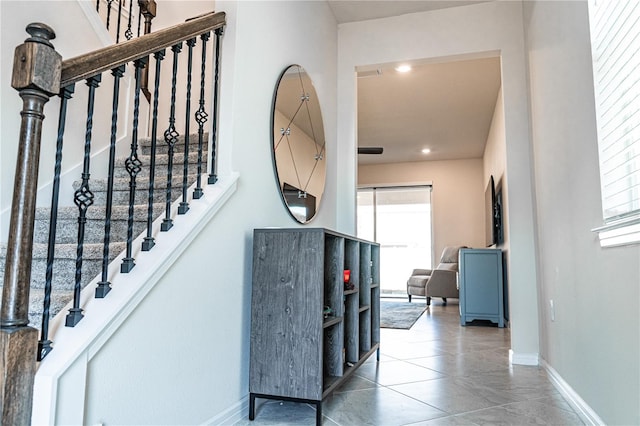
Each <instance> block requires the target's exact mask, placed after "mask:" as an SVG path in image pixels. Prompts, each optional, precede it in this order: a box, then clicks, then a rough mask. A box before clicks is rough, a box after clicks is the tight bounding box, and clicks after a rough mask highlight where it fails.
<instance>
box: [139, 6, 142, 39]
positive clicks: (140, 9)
mask: <svg viewBox="0 0 640 426" xmlns="http://www.w3.org/2000/svg"><path fill="white" fill-rule="evenodd" d="M141 27H142V8H141V7H140V3H138V37H140V28H141Z"/></svg>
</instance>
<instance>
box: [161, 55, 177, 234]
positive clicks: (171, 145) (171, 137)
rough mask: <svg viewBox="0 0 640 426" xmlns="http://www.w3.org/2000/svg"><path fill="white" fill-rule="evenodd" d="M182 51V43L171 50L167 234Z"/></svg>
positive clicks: (165, 229) (165, 137)
mask: <svg viewBox="0 0 640 426" xmlns="http://www.w3.org/2000/svg"><path fill="white" fill-rule="evenodd" d="M181 50H182V43H178V44H176V45H174V46H173V47H172V48H171V51H172V52H173V75H172V77H171V113H170V115H169V128H168V129H167V130H165V132H164V140H165V142H166V143H167V146H168V148H169V152H168V153H167V154H168V160H167V192H166V194H167V202H166V215H165V217H164V219H163V220H162V225H161V226H160V231H162V232H166V231H168V230H169V229H171V227H172V226H173V220H172V219H171V180H172V177H173V170H172V169H173V149H174V147H175V145H176V141H177V140H178V136H179V134H178V132H177V131H176V126H175V124H176V77H177V75H178V54H179V53H180V51H181Z"/></svg>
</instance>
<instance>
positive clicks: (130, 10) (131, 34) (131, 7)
mask: <svg viewBox="0 0 640 426" xmlns="http://www.w3.org/2000/svg"><path fill="white" fill-rule="evenodd" d="M132 12H133V0H129V21H128V23H127V30H126V31H125V32H124V36H125V37H126V38H127V40H131V39H132V38H133V32H132V31H131V14H132Z"/></svg>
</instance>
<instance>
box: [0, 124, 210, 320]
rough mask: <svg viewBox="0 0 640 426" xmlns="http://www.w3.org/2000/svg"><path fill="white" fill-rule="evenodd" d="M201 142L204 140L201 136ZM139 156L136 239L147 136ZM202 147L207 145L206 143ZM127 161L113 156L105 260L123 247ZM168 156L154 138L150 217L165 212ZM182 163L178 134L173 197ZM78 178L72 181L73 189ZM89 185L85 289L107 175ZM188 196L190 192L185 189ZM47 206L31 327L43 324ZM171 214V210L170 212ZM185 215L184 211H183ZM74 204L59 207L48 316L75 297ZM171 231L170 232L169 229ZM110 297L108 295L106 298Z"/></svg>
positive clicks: (144, 198) (38, 235)
mask: <svg viewBox="0 0 640 426" xmlns="http://www.w3.org/2000/svg"><path fill="white" fill-rule="evenodd" d="M204 140H205V141H206V140H208V135H206V134H205V137H204ZM197 141H198V136H197V135H191V136H190V137H189V159H188V163H189V168H188V175H187V179H188V186H191V185H192V184H193V183H194V182H195V181H196V179H197ZM139 146H140V150H141V151H140V152H141V155H139V156H138V158H139V159H140V161H141V162H142V164H143V168H142V170H141V171H140V173H138V175H137V177H136V194H135V205H134V227H133V231H134V232H133V235H134V239H135V238H136V237H137V236H139V235H140V234H142V233H145V232H146V225H147V212H148V197H149V170H150V168H149V166H148V165H149V164H150V155H149V154H150V150H151V148H150V146H151V140H150V139H144V140H140V141H139ZM204 149H205V150H206V144H205V146H204ZM202 158H203V160H202V161H203V166H202V171H203V173H204V172H205V171H206V164H207V161H206V159H207V155H206V151H203V154H202ZM125 159H126V158H119V159H117V160H116V164H115V171H114V190H113V204H112V211H111V233H110V236H111V238H110V245H109V261H110V262H111V261H112V260H113V259H114V258H116V257H117V256H118V255H120V253H122V252H123V251H124V250H125V248H126V241H127V220H128V211H129V181H130V178H129V174H128V173H127V171H126V169H125V166H124V164H125ZM168 159H169V156H168V154H167V146H166V144H165V143H164V142H163V141H158V142H157V150H156V168H155V181H154V188H155V191H154V206H153V218H154V220H155V219H157V218H158V217H160V216H163V215H164V214H165V206H166V187H167V164H168ZM183 165H184V137H183V136H181V137H180V138H179V140H178V142H177V143H176V145H175V148H174V158H173V168H172V171H173V177H172V185H171V186H172V194H171V195H172V199H173V200H172V201H176V200H177V199H179V198H181V197H182V181H183V176H184V174H183ZM79 184H80V182H79V181H76V182H74V190H75V189H77V188H78V187H79ZM202 184H203V185H205V184H206V176H203V177H202ZM89 188H90V189H91V192H93V194H94V203H93V205H92V206H91V207H89V209H88V210H87V223H86V227H85V238H84V248H83V263H82V287H83V288H84V287H85V286H86V285H87V284H88V283H89V282H91V281H92V280H93V279H94V278H96V276H98V275H100V274H101V270H102V254H103V243H104V222H105V210H106V207H105V205H106V199H107V191H106V190H107V179H95V180H90V181H89ZM188 197H189V199H190V198H191V191H190V192H189V193H188ZM50 210H51V209H50V208H48V207H39V208H37V209H36V218H35V228H34V241H33V243H34V244H33V260H32V266H31V291H30V292H29V325H30V326H32V327H35V328H38V329H40V327H41V326H42V311H43V299H44V285H45V273H46V268H47V240H48V236H49V217H50ZM173 214H174V212H173V211H172V215H173ZM187 214H188V213H187ZM77 225H78V208H77V207H75V206H70V207H60V208H59V209H58V226H57V228H56V249H55V260H54V263H53V284H52V291H51V307H50V318H53V317H54V316H55V315H56V314H57V313H58V312H60V311H61V310H62V309H63V308H64V306H65V305H66V304H67V303H68V302H69V301H71V300H72V299H73V288H74V285H75V270H76V249H77V233H78V226H77ZM169 232H170V231H169ZM6 250H7V247H6V244H5V243H3V244H2V245H0V301H1V300H2V285H3V284H4V271H5V260H6ZM107 297H108V296H107Z"/></svg>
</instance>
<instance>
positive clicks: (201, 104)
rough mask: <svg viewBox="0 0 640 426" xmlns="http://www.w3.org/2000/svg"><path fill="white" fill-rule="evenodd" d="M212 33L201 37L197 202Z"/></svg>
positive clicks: (205, 119) (199, 189)
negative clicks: (207, 65) (207, 70)
mask: <svg viewBox="0 0 640 426" xmlns="http://www.w3.org/2000/svg"><path fill="white" fill-rule="evenodd" d="M210 35H211V33H209V32H206V33H204V34H202V35H201V36H200V39H201V40H202V63H201V67H200V100H199V101H198V104H199V107H198V111H196V122H197V123H198V176H197V178H196V188H195V189H194V190H193V199H194V200H197V199H199V198H201V197H202V194H203V192H202V176H201V175H202V146H203V143H204V123H206V122H207V117H208V116H209V115H208V114H207V111H206V110H205V108H204V86H205V79H206V64H207V41H208V40H209V37H210Z"/></svg>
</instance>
